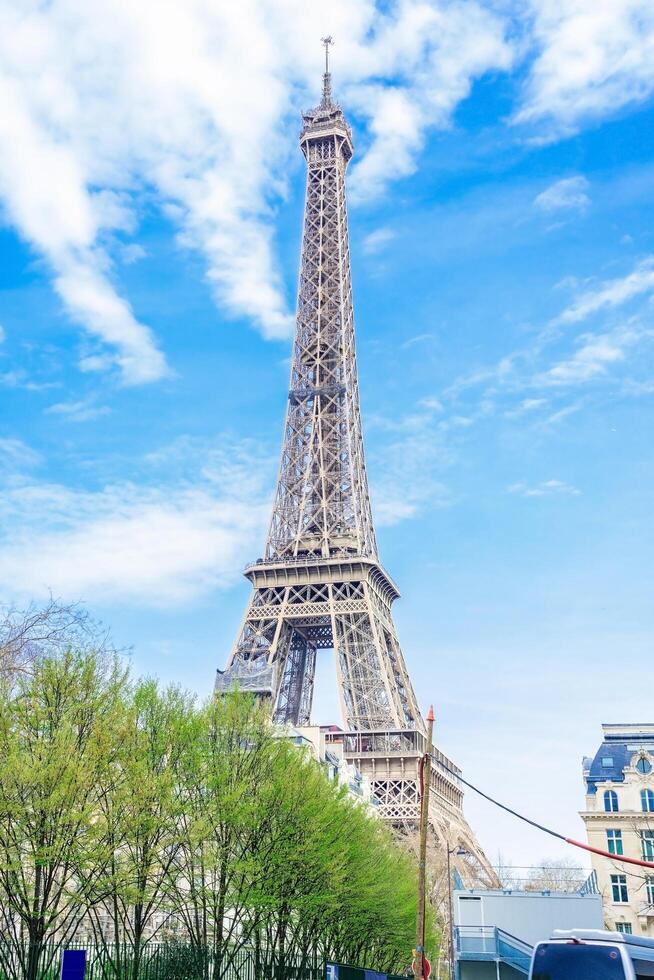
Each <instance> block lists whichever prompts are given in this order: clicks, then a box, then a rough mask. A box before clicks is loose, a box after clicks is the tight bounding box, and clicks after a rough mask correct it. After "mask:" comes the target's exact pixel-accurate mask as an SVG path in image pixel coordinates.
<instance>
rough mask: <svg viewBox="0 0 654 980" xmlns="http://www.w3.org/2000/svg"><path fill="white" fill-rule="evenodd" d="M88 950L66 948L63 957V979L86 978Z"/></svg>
mask: <svg viewBox="0 0 654 980" xmlns="http://www.w3.org/2000/svg"><path fill="white" fill-rule="evenodd" d="M85 973H86V950H85V949H65V950H64V952H63V956H62V957H61V980H84V974H85Z"/></svg>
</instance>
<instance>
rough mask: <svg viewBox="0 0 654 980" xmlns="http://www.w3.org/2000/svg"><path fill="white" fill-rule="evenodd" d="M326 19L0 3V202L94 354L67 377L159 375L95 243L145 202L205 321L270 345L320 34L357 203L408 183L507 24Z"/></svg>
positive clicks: (472, 5) (256, 3) (262, 9)
mask: <svg viewBox="0 0 654 980" xmlns="http://www.w3.org/2000/svg"><path fill="white" fill-rule="evenodd" d="M326 16H327V15H326V14H325V13H324V11H322V10H321V9H320V7H319V5H318V6H316V5H313V6H312V5H308V6H307V4H306V3H304V2H303V0H291V2H290V3H288V4H285V5H281V6H280V5H279V4H278V3H275V2H273V0H244V2H242V3H239V4H236V5H235V4H232V5H229V4H217V5H216V4H208V3H206V0H188V2H186V3H184V4H163V5H162V4H160V3H156V2H153V0H143V2H140V3H136V4H131V5H130V4H124V3H119V2H116V0H111V2H110V3H109V6H108V7H107V4H100V3H99V2H98V0H87V2H86V3H84V4H82V5H81V6H80V5H77V6H75V7H74V6H71V4H70V3H68V2H67V0H56V2H54V3H51V4H47V5H36V6H34V5H32V6H31V7H30V8H29V9H21V10H20V11H19V9H18V8H12V7H11V5H5V6H4V7H3V11H2V14H1V18H2V20H1V22H0V28H1V29H0V62H1V63H2V65H3V73H2V74H1V75H0V100H1V101H2V105H3V107H4V111H3V113H2V116H1V118H0V138H2V144H3V147H4V150H3V153H2V156H1V157H0V196H1V197H2V199H3V201H4V206H5V209H6V214H7V215H8V217H9V219H10V220H11V221H12V222H13V224H14V226H15V227H16V228H17V229H18V231H19V232H20V234H21V235H22V236H23V237H24V238H26V239H27V240H28V241H29V242H30V243H31V244H32V246H33V247H34V248H35V249H36V250H37V251H38V252H39V253H40V254H41V255H42V256H44V257H45V258H46V259H47V262H48V264H49V266H50V269H51V271H52V279H53V284H54V288H55V289H56V291H57V292H58V294H59V296H60V298H61V301H62V303H63V305H64V306H65V308H66V310H67V312H68V314H69V315H70V317H71V318H72V319H73V320H75V321H76V322H77V323H78V324H79V325H80V326H81V327H82V329H83V330H85V331H86V332H87V333H88V335H89V336H90V337H91V338H93V341H94V343H95V345H96V346H97V349H96V350H92V351H91V353H90V355H89V356H85V358H84V361H83V367H84V368H85V369H87V370H104V369H107V368H108V367H111V366H117V367H118V369H119V370H120V372H121V374H122V376H123V379H124V380H125V381H127V382H130V383H143V382H148V381H153V380H156V379H158V378H161V377H163V376H164V374H165V373H166V370H167V365H166V361H165V358H164V355H163V353H162V351H161V350H160V345H159V342H158V340H157V338H156V337H155V336H154V334H153V332H152V330H151V329H150V328H149V326H148V325H147V324H146V323H144V322H142V319H141V317H140V316H139V315H137V313H136V312H135V310H134V309H133V308H132V306H131V305H130V302H129V300H128V298H127V297H126V296H125V295H124V288H123V287H122V285H121V282H120V280H119V278H118V273H117V271H116V269H115V268H114V266H113V264H112V254H113V253H114V252H115V253H116V256H117V258H118V259H119V260H120V261H121V262H122V263H125V262H126V261H127V262H129V261H130V260H134V259H136V258H139V257H140V246H139V245H138V243H131V244H129V243H128V244H127V245H125V244H122V245H120V246H119V245H117V244H115V243H114V245H112V244H111V242H112V236H113V238H114V239H115V233H116V232H120V233H121V241H123V240H124V238H125V236H130V235H133V234H134V232H135V231H136V229H137V224H138V215H139V209H140V203H141V200H142V197H143V194H144V188H147V195H148V201H149V202H154V204H155V205H157V206H159V208H161V209H162V210H163V211H164V212H165V213H166V215H167V216H168V217H169V218H170V219H171V220H172V221H173V222H174V223H175V224H176V225H177V227H178V229H179V232H180V236H179V237H180V241H181V242H183V243H184V244H186V245H187V246H188V247H191V248H194V249H197V250H199V251H200V252H201V253H202V255H203V256H204V259H205V262H206V269H207V278H208V281H209V283H210V285H211V287H212V289H213V291H214V293H215V296H216V300H217V302H218V303H219V304H220V305H221V306H222V307H223V309H225V310H226V311H227V312H228V313H229V314H230V315H232V316H234V317H239V318H243V317H245V318H247V319H248V320H249V321H250V322H251V323H253V324H254V325H255V326H256V327H257V328H258V329H259V330H260V332H261V333H262V334H263V335H264V336H265V337H268V338H284V337H286V336H288V334H289V333H290V331H291V330H292V326H293V318H292V316H291V315H290V312H289V308H288V306H289V304H288V296H287V293H286V290H285V287H284V284H283V283H282V280H281V276H280V273H279V269H278V266H277V261H276V256H275V250H274V241H273V229H274V218H275V207H276V205H277V203H278V202H279V200H280V198H283V196H284V194H285V192H286V184H287V179H288V177H287V174H288V172H289V159H290V158H291V154H294V155H295V154H297V142H296V140H297V121H298V110H299V109H300V107H306V106H307V105H310V104H311V103H314V104H315V102H316V101H317V92H318V88H319V83H320V57H321V54H320V45H319V42H318V39H319V38H320V36H321V34H325V33H326V32H327V31H328V30H329V29H334V31H335V32H336V28H338V41H337V46H336V48H335V51H334V58H333V62H334V73H335V85H336V89H337V91H338V92H339V93H341V94H342V95H343V96H344V101H347V104H348V106H349V107H350V108H354V109H356V111H358V113H359V119H360V124H361V125H362V127H363V129H364V130H365V131H366V137H367V141H368V146H369V148H368V151H367V152H366V153H364V155H363V158H360V159H359V161H358V164H357V165H356V167H355V170H354V174H353V185H352V186H353V192H354V193H355V194H357V193H358V195H359V196H360V197H362V196H370V195H371V194H377V193H380V192H381V191H383V189H384V188H385V187H386V185H387V183H388V181H389V180H392V179H393V178H395V177H398V176H402V175H404V174H407V173H410V172H411V171H412V170H413V169H414V168H415V165H416V154H417V152H418V151H419V149H420V147H421V146H422V143H423V140H424V135H425V133H426V131H427V130H428V128H429V127H430V126H446V125H448V124H449V120H450V117H451V114H452V112H453V111H454V110H455V109H456V106H457V105H458V104H459V102H460V101H461V100H462V99H464V98H465V97H466V96H467V95H468V93H469V91H470V89H471V86H472V84H473V82H474V80H475V79H476V78H478V77H480V76H481V75H483V74H484V73H485V72H487V71H489V70H495V69H498V68H502V67H508V65H509V64H510V63H511V59H512V47H511V45H510V44H509V42H508V41H507V39H506V37H507V32H508V28H509V25H508V21H507V20H506V19H505V18H503V17H501V16H500V15H499V14H496V13H494V12H493V11H490V10H488V9H486V8H485V7H484V6H483V5H482V4H481V3H479V2H477V0H456V2H455V0H442V2H439V3H438V4H436V5H434V6H429V5H425V4H424V3H422V2H421V0H406V2H403V3H401V4H399V5H396V6H393V7H390V8H389V7H388V6H387V5H385V4H380V6H379V7H377V6H376V5H375V4H374V3H371V4H368V5H361V4H352V3H351V2H349V0H333V2H332V3H331V4H330V8H329V14H328V17H327V19H325V18H326ZM327 21H329V23H327ZM100 23H102V25H103V27H102V30H99V29H98V25H99V24H100ZM71 37H74V38H75V43H71ZM43 79H47V84H44V83H43ZM53 186H56V188H57V192H56V194H53V193H52V187H53Z"/></svg>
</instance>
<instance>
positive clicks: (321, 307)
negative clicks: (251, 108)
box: [216, 64, 487, 867]
mask: <svg viewBox="0 0 654 980" xmlns="http://www.w3.org/2000/svg"><path fill="white" fill-rule="evenodd" d="M325 68H326V70H325V74H324V77H323V97H322V101H321V102H320V104H319V106H318V107H317V108H316V109H314V110H312V111H311V112H308V113H306V114H305V115H304V117H303V121H304V126H303V129H302V133H301V137H300V145H301V148H302V152H303V154H304V156H305V159H306V162H307V183H306V198H305V212H304V228H303V238H302V256H301V264H300V276H299V289H298V301H297V323H296V330H295V338H294V343H293V354H292V366H291V378H290V386H289V395H288V406H287V410H286V421H285V426H284V438H283V445H282V454H281V462H280V468H279V478H278V484H277V491H276V495H275V500H274V506H273V513H272V519H271V522H270V528H269V532H268V537H267V542H266V547H265V552H264V557H263V558H261V559H260V560H259V561H257V562H255V563H254V564H252V565H250V566H248V567H247V568H246V571H245V574H246V576H247V578H248V579H249V580H250V582H251V583H252V585H253V593H252V597H251V599H250V603H249V606H248V608H247V611H246V614H245V618H244V622H243V627H242V630H241V632H240V635H239V637H238V639H237V641H236V644H235V646H234V648H233V650H232V653H231V655H230V658H229V661H228V665H227V669H226V670H225V671H219V672H218V676H217V681H216V689H217V690H218V691H220V690H226V689H228V688H230V687H232V686H233V685H234V684H238V686H239V687H240V688H241V689H242V690H249V691H253V692H254V693H255V694H257V695H258V696H259V697H264V698H267V699H269V700H270V702H271V706H272V711H273V716H274V719H275V721H276V722H278V723H280V724H291V725H295V726H298V725H299V726H301V725H307V724H308V723H309V720H310V713H311V704H312V700H313V687H314V673H315V663H316V653H317V651H318V650H320V649H333V650H334V653H335V658H336V671H337V683H338V689H339V695H340V699H341V712H342V717H343V721H344V723H345V725H346V728H347V730H348V731H349V732H350V733H359V734H360V739H359V741H357V742H356V746H354V743H352V745H350V746H349V748H348V745H345V747H344V751H345V754H346V755H348V757H350V758H351V759H353V760H355V761H356V764H357V765H358V766H359V767H360V768H361V769H363V770H364V771H366V774H369V775H370V776H371V778H372V780H373V788H374V792H375V795H376V797H377V802H378V804H379V808H380V813H381V814H382V815H383V816H385V817H387V818H388V819H389V820H391V821H392V822H393V823H394V824H411V823H415V821H416V820H417V818H418V811H419V800H418V784H417V765H418V761H419V756H420V753H419V752H418V750H417V748H416V744H417V743H416V739H418V740H420V739H422V743H424V733H425V726H424V723H423V719H422V717H421V714H420V711H419V709H418V705H417V702H416V698H415V694H414V691H413V688H412V686H411V681H410V679H409V675H408V672H407V669H406V664H405V662H404V657H403V654H402V650H401V648H400V644H399V641H398V638H397V633H396V630H395V626H394V623H393V618H392V614H391V605H392V603H393V601H394V600H395V599H396V598H397V597H398V596H399V592H398V590H397V588H396V586H395V585H394V583H393V581H392V580H391V578H390V577H389V576H388V574H387V573H386V572H385V571H384V569H383V568H382V566H381V564H380V561H379V555H378V551H377V542H376V539H375V531H374V527H373V521H372V514H371V508H370V498H369V493H368V480H367V475H366V466H365V459H364V451H363V435H362V427H361V412H360V407H359V383H358V375H357V361H356V351H355V335H354V312H353V304H352V281H351V273H350V254H349V240H348V224H347V207H346V196H345V174H346V170H347V166H348V163H349V161H350V159H351V157H352V154H353V144H352V133H351V130H350V127H349V126H348V124H347V121H346V119H345V117H344V115H343V112H342V110H341V108H340V106H338V105H337V104H335V103H334V102H333V101H332V97H331V79H330V74H329V70H328V65H327V64H326V66H325ZM361 733H369V737H368V741H367V742H366V740H365V739H364V741H361V739H362V738H364V736H363V734H361ZM380 739H381V740H382V741H381V742H380ZM384 739H385V741H384ZM389 739H390V741H389ZM407 739H408V741H407ZM412 739H413V741H412ZM382 742H383V746H384V747H382V749H381V750H379V751H378V748H379V746H380V745H381V744H382ZM414 743H416V744H414ZM389 747H390V748H389ZM355 748H356V751H355ZM422 751H424V744H423V749H422ZM433 758H434V760H435V762H436V763H438V765H435V766H434V770H433V772H432V786H433V788H434V800H435V806H436V808H437V809H438V808H439V807H440V810H439V812H438V814H435V816H434V820H433V821H432V822H433V825H434V826H436V825H438V826H441V827H442V828H443V827H447V826H450V825H451V824H452V821H455V822H456V821H458V823H459V824H460V833H459V838H460V839H461V841H462V842H463V843H464V844H465V845H466V847H468V848H469V849H470V851H471V852H474V853H477V852H478V853H479V856H480V857H479V861H480V862H481V863H482V864H484V866H485V867H487V863H485V858H484V857H483V854H482V853H481V852H480V851H479V848H478V845H477V844H476V841H475V840H474V836H473V835H472V832H471V831H470V830H469V828H468V827H467V825H466V824H465V822H464V821H463V816H462V810H461V801H462V792H461V786H460V783H459V782H458V779H457V776H456V773H457V770H456V767H454V766H452V764H449V767H448V766H447V764H446V763H447V760H445V758H444V756H442V755H441V754H440V753H437V752H436V750H434V755H433ZM384 759H385V762H384V761H383V760H384ZM389 760H390V761H389ZM443 760H444V761H443Z"/></svg>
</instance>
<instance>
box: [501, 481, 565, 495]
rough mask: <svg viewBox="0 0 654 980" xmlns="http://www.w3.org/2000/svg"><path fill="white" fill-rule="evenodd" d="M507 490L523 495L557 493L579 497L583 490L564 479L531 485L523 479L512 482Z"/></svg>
mask: <svg viewBox="0 0 654 980" xmlns="http://www.w3.org/2000/svg"><path fill="white" fill-rule="evenodd" d="M506 490H507V493H515V494H519V495H520V496H521V497H551V496H555V495H556V496H570V497H578V496H580V494H581V490H577V488H576V487H573V486H572V485H571V484H569V483H565V482H564V481H563V480H543V481H542V482H541V483H537V484H535V485H534V486H529V484H528V483H525V482H524V480H521V481H520V482H519V483H513V484H511V486H510V487H507V488H506Z"/></svg>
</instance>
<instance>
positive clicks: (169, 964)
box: [0, 939, 405, 980]
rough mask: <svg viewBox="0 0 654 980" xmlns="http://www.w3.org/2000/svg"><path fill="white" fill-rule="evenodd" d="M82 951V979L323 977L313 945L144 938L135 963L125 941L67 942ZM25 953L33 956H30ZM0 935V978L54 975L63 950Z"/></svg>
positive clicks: (363, 977)
mask: <svg viewBox="0 0 654 980" xmlns="http://www.w3.org/2000/svg"><path fill="white" fill-rule="evenodd" d="M66 949H85V950H86V952H87V960H86V977H85V980H325V975H326V966H327V964H326V962H325V960H324V959H323V957H322V956H321V955H320V954H319V953H318V952H317V951H316V950H315V949H314V950H310V951H309V952H308V953H307V954H306V955H305V956H290V955H285V956H283V957H280V956H279V954H278V953H275V952H273V951H271V950H268V949H267V948H265V947H239V948H227V949H226V950H225V951H224V952H223V955H222V956H221V958H220V959H219V960H216V958H215V955H214V950H213V949H211V948H209V947H202V946H197V945H195V946H194V945H191V944H189V943H181V942H175V941H173V942H167V943H146V944H144V945H143V946H142V948H141V951H140V956H139V962H138V963H136V962H135V959H134V951H133V949H132V948H131V947H129V946H122V945H117V944H114V943H107V944H103V945H94V944H89V943H68V944H67V945H66ZM30 952H31V953H32V955H30ZM35 952H37V951H35V950H31V951H30V948H29V946H27V945H26V946H24V947H21V948H17V947H16V946H15V945H11V946H10V945H9V944H7V943H2V940H1V939H0V980H59V976H60V968H61V967H60V965H61V954H62V949H61V948H60V947H59V946H54V945H45V946H44V947H42V949H41V951H40V953H39V954H38V956H35V955H34V954H35ZM329 975H330V976H331V977H332V980H405V978H402V977H395V976H391V975H390V974H389V975H388V976H387V975H386V974H381V973H375V972H374V971H372V970H363V969H360V968H359V967H353V966H348V965H346V964H340V963H339V964H330V974H329Z"/></svg>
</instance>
